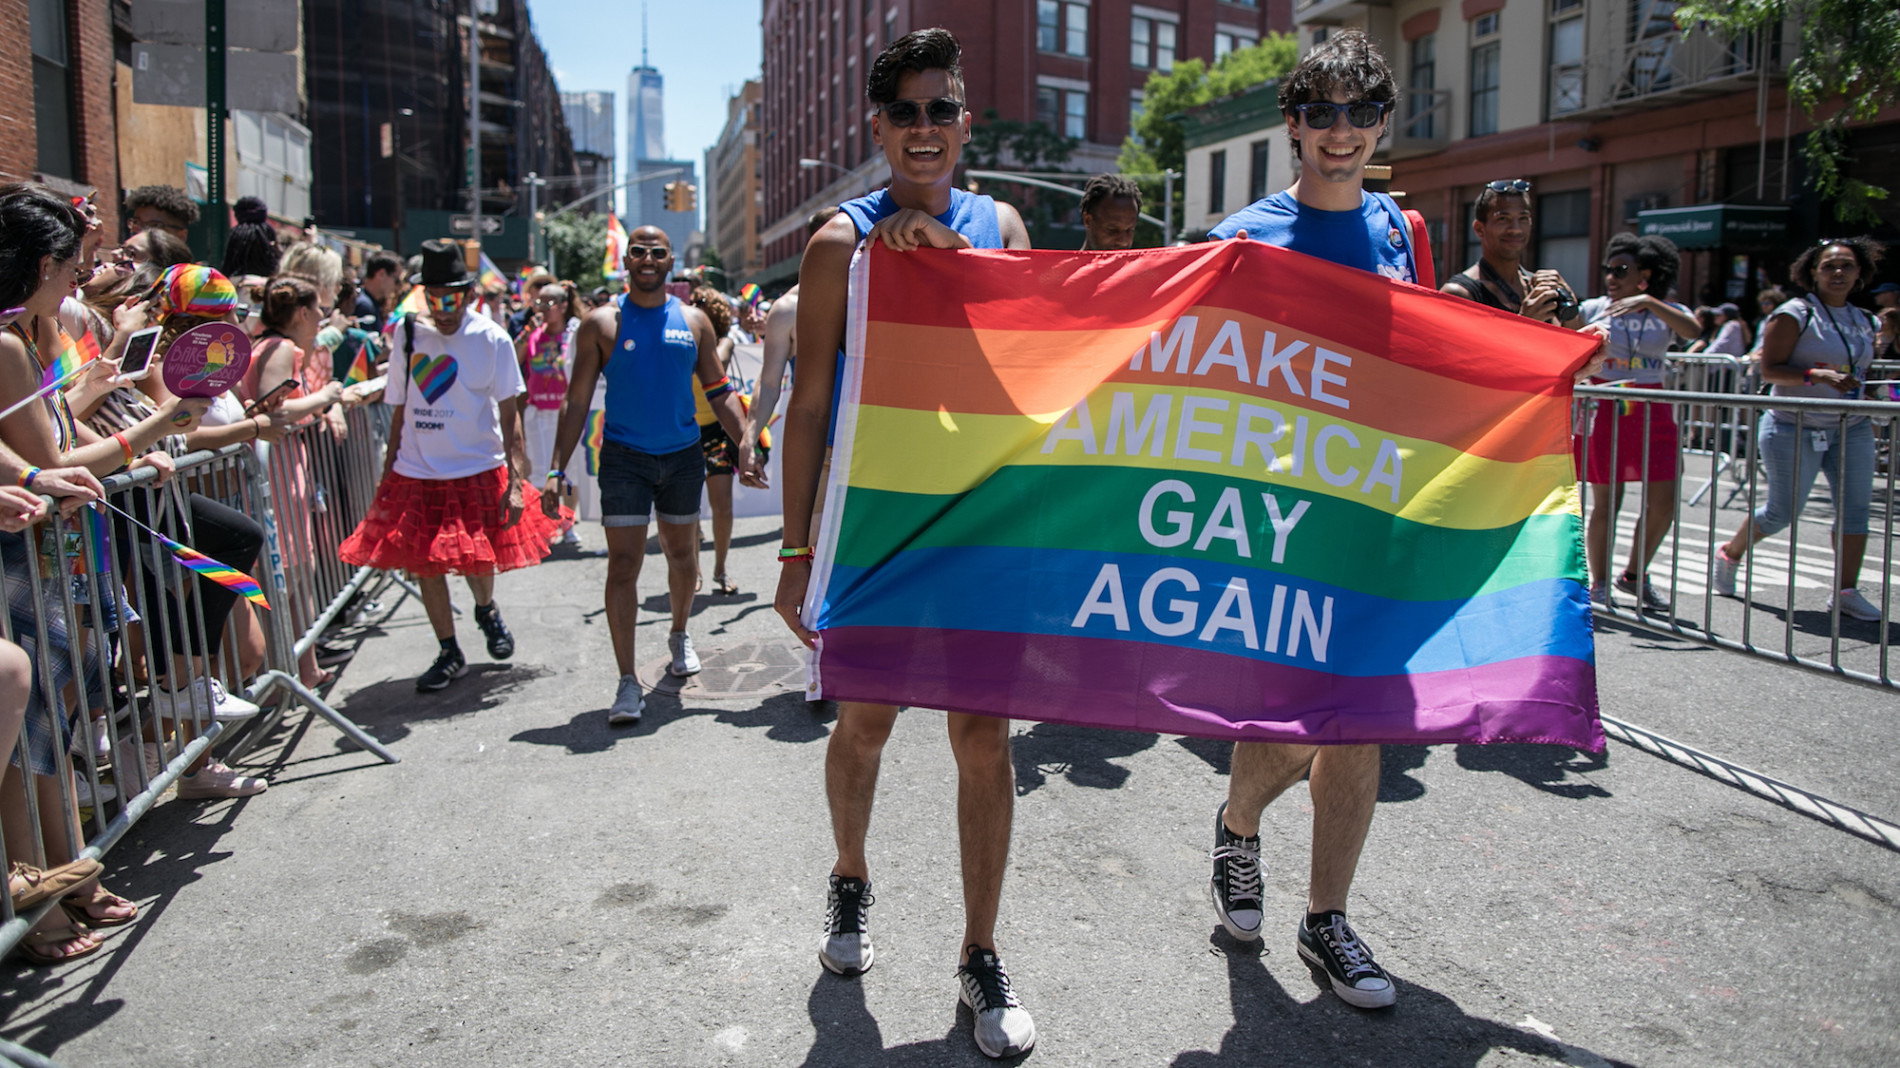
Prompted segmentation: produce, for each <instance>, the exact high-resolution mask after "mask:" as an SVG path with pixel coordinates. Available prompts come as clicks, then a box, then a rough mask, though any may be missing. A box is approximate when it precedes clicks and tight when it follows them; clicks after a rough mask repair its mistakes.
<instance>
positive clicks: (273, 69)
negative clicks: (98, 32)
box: [132, 41, 303, 115]
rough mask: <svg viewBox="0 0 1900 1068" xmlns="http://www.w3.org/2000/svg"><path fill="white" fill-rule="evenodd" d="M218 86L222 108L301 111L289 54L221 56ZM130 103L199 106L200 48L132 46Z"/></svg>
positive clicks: (143, 43)
mask: <svg viewBox="0 0 1900 1068" xmlns="http://www.w3.org/2000/svg"><path fill="white" fill-rule="evenodd" d="M224 87H225V93H226V96H225V106H226V107H227V108H230V109H232V110H234V111H281V112H283V113H285V114H287V115H295V114H297V113H298V112H300V111H302V110H303V101H302V100H301V99H300V98H299V95H298V92H297V90H298V70H297V56H296V55H295V54H294V53H290V52H239V51H230V52H226V53H225V74H224ZM132 99H133V101H134V102H136V103H140V104H164V105H169V106H172V107H184V108H201V107H204V106H205V50H204V46H203V45H174V44H154V43H151V42H147V41H136V42H134V43H133V45H132Z"/></svg>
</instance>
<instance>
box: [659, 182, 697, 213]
mask: <svg viewBox="0 0 1900 1068" xmlns="http://www.w3.org/2000/svg"><path fill="white" fill-rule="evenodd" d="M698 207H699V190H698V189H695V188H694V187H693V183H691V182H668V183H666V210H668V211H672V212H688V211H694V210H696V209H697V208H698Z"/></svg>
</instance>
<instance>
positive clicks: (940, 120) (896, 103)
mask: <svg viewBox="0 0 1900 1068" xmlns="http://www.w3.org/2000/svg"><path fill="white" fill-rule="evenodd" d="M877 110H878V111H879V112H880V113H881V114H883V116H884V117H885V118H887V119H889V120H891V125H892V126H901V127H905V128H909V127H912V126H915V125H917V119H918V117H919V116H922V117H925V118H928V119H929V120H930V124H931V125H932V126H948V125H950V124H951V123H953V122H955V121H957V119H958V118H960V117H962V115H963V101H961V100H952V99H950V98H949V97H947V96H940V97H938V98H937V99H935V100H932V101H931V102H930V103H928V104H919V103H917V101H915V100H893V101H891V102H890V103H888V104H885V105H884V106H883V107H880V108H878V109H877Z"/></svg>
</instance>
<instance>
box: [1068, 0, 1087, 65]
mask: <svg viewBox="0 0 1900 1068" xmlns="http://www.w3.org/2000/svg"><path fill="white" fill-rule="evenodd" d="M1062 18H1063V22H1064V26H1063V35H1062V50H1063V51H1064V52H1067V53H1068V54H1070V55H1072V56H1086V55H1088V54H1089V8H1088V5H1087V4H1063V5H1062Z"/></svg>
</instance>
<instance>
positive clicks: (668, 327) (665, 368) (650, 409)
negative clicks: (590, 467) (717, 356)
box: [601, 295, 699, 456]
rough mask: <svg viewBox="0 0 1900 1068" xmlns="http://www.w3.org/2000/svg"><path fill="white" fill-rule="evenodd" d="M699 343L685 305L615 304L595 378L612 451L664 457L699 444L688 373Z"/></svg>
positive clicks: (674, 299) (675, 301)
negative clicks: (600, 379) (601, 386)
mask: <svg viewBox="0 0 1900 1068" xmlns="http://www.w3.org/2000/svg"><path fill="white" fill-rule="evenodd" d="M698 365H699V342H697V341H696V340H694V338H693V328H692V327H691V326H690V325H689V324H688V323H687V322H686V311H685V305H683V304H681V303H680V302H679V298H677V297H673V296H668V297H667V298H666V303H665V304H662V305H660V306H659V307H657V308H642V307H641V306H640V305H638V304H635V303H634V302H633V299H632V297H631V296H630V295H629V296H626V297H622V298H621V300H620V333H619V335H618V336H616V337H615V338H614V348H613V351H612V352H611V353H609V354H608V356H607V365H606V366H605V367H603V368H601V374H602V375H604V376H606V379H607V399H606V401H605V404H606V408H605V411H606V413H607V417H606V426H605V427H604V428H603V429H602V436H604V437H605V438H606V439H607V440H608V441H611V442H613V443H615V444H616V445H624V446H626V447H627V448H629V449H633V450H635V451H638V452H644V453H647V454H648V455H651V456H665V455H667V454H668V453H675V452H679V451H680V450H681V449H684V448H688V447H690V446H693V445H697V444H698V443H699V423H698V421H697V420H696V419H694V418H693V389H694V384H693V371H694V369H695V368H696V367H698Z"/></svg>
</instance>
